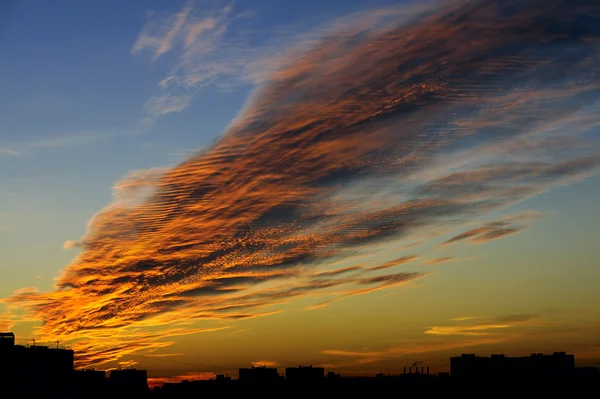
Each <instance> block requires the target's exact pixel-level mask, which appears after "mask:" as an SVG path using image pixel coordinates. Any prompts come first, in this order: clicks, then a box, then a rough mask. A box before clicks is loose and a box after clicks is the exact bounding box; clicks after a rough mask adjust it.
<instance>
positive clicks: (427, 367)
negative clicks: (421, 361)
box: [427, 366, 429, 375]
mask: <svg viewBox="0 0 600 399" xmlns="http://www.w3.org/2000/svg"><path fill="white" fill-rule="evenodd" d="M427 375H429V366H427Z"/></svg>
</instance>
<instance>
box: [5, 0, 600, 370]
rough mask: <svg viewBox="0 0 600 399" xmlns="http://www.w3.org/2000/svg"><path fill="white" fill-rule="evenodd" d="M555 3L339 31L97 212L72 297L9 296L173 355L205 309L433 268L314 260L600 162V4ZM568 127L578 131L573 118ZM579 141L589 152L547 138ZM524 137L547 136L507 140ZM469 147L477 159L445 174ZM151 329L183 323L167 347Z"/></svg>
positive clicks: (123, 342)
mask: <svg viewBox="0 0 600 399" xmlns="http://www.w3.org/2000/svg"><path fill="white" fill-rule="evenodd" d="M541 4H542V2H540V1H537V0H530V1H521V0H519V1H517V0H508V1H503V2H489V1H483V0H482V1H470V2H466V3H462V2H461V3H458V4H457V3H451V4H449V5H443V6H438V7H435V8H432V9H431V10H430V11H429V12H426V13H424V14H418V15H415V16H414V18H413V19H410V20H406V19H403V20H402V22H398V23H397V24H396V25H394V26H392V27H391V28H389V29H385V30H383V31H382V30H376V31H372V32H371V31H368V30H361V31H360V34H357V33H356V31H355V30H352V29H351V30H350V31H341V32H339V33H338V34H336V35H330V36H326V37H324V38H323V40H321V41H320V42H319V43H318V44H316V45H315V46H314V47H312V48H310V49H308V50H307V51H306V52H305V53H304V54H303V55H302V56H301V57H299V58H298V59H296V60H295V62H294V63H291V64H290V65H287V66H285V67H283V68H281V69H279V70H277V71H276V72H274V73H272V74H271V75H270V77H269V80H268V81H267V82H266V83H265V84H264V85H263V86H262V87H261V88H260V89H259V90H258V91H257V92H256V93H255V95H254V96H253V97H252V100H251V101H250V103H249V104H248V105H247V107H246V108H245V109H244V110H243V112H242V113H241V114H240V116H239V117H238V118H237V119H236V120H235V122H234V123H232V124H231V126H230V127H229V128H228V129H227V131H226V132H225V133H224V134H223V136H222V137H221V138H220V139H219V140H218V141H217V142H216V143H215V144H214V145H212V146H211V147H209V148H206V149H204V150H202V151H199V152H198V153H196V154H194V155H192V156H191V157H189V158H188V159H187V160H185V161H184V162H182V163H181V164H179V165H177V166H176V167H174V168H172V169H168V170H164V171H161V172H160V173H150V174H149V175H147V176H142V177H141V178H139V179H133V180H132V179H131V178H128V179H125V182H128V183H127V184H123V182H119V183H117V184H116V185H115V190H120V191H119V193H120V194H119V197H124V198H130V197H133V198H135V200H134V201H122V200H119V199H118V198H117V199H115V202H114V203H113V204H111V205H110V206H108V207H106V208H105V209H103V210H101V211H100V212H99V213H98V214H97V215H95V216H94V218H93V219H92V220H91V221H90V223H89V226H88V230H87V233H86V234H85V236H84V237H82V238H81V239H80V240H78V242H80V243H81V245H82V248H81V252H80V253H79V254H78V255H77V256H76V258H75V259H74V260H73V261H72V263H71V264H69V265H68V266H67V267H66V268H65V270H64V271H63V273H62V275H61V276H59V277H58V278H57V280H56V290H55V291H54V292H49V293H39V292H19V293H15V295H13V296H12V297H10V298H8V299H6V301H8V302H11V303H13V304H20V305H21V306H23V307H24V308H25V310H27V311H28V317H30V318H31V319H36V320H43V322H44V323H43V325H42V326H41V327H40V333H41V334H43V336H45V337H52V339H53V340H55V339H60V340H63V341H70V340H71V341H73V340H74V341H75V342H76V343H77V345H78V346H77V348H78V349H79V350H82V351H83V352H84V353H85V355H84V356H83V358H82V359H81V360H80V362H81V364H85V365H94V364H102V363H105V362H110V361H115V360H118V359H119V357H120V356H123V354H124V353H125V354H127V353H129V354H130V353H134V352H136V351H144V350H151V349H152V350H155V349H157V348H164V347H168V346H169V345H170V342H169V341H166V340H167V339H169V337H176V336H178V335H179V334H182V333H183V327H182V326H189V325H190V324H191V323H195V322H198V321H205V322H207V323H208V322H210V321H215V322H216V321H221V322H223V321H232V320H240V319H247V318H253V317H262V316H269V315H273V314H277V313H278V312H279V311H280V310H279V309H278V307H279V305H280V304H282V303H284V302H288V301H290V300H293V299H295V298H298V297H303V296H304V297H306V296H311V297H316V298H324V297H331V296H334V297H335V298H343V297H347V296H354V295H362V294H368V293H370V292H374V291H377V290H381V289H389V288H390V287H396V286H398V285H401V284H406V283H410V282H411V281H414V280H415V279H419V278H421V277H423V273H420V272H405V273H392V274H377V273H373V272H381V271H382V270H383V269H386V268H387V266H386V267H381V266H385V264H382V265H380V266H379V267H376V268H375V269H373V268H371V269H370V270H367V269H365V268H364V267H361V268H358V267H357V268H356V269H352V274H350V273H348V270H341V271H340V270H338V272H335V273H332V272H328V273H329V274H327V272H326V274H321V275H320V276H317V277H315V268H317V269H319V268H322V266H324V265H327V264H328V263H330V262H337V261H339V260H343V259H344V258H345V257H346V256H351V255H352V252H353V251H356V250H361V251H364V252H369V250H370V249H371V248H373V247H372V246H373V245H375V244H377V245H384V244H386V243H390V242H392V241H396V240H401V239H403V238H407V237H412V236H414V235H418V234H421V233H422V232H424V231H425V232H426V231H427V229H438V228H441V227H444V226H456V225H461V224H464V223H466V222H468V221H469V220H471V219H472V218H475V217H479V216H481V215H485V214H487V213H488V212H491V211H497V210H501V209H504V208H506V207H508V206H510V205H511V204H514V203H516V202H518V201H522V200H524V199H526V198H530V197H531V196H534V195H536V194H539V193H541V192H544V191H546V190H548V189H551V188H552V187H554V186H556V185H559V184H569V183H570V182H572V181H574V180H576V179H582V178H585V177H587V176H589V175H591V174H593V173H596V172H597V171H598V167H599V166H600V157H598V156H597V155H596V154H597V152H594V150H595V149H596V148H597V145H598V143H597V141H594V139H593V138H591V137H590V132H592V131H593V130H594V129H595V128H596V127H597V126H598V124H599V122H600V120H599V119H600V118H599V117H598V115H600V113H597V112H595V111H596V109H595V108H594V107H595V106H596V105H595V104H596V100H598V97H599V95H600V91H599V90H598V85H597V84H596V83H598V76H597V71H596V70H595V69H594V68H591V67H590V66H592V65H597V62H598V61H600V59H599V58H600V57H599V51H598V42H599V41H600V20H599V17H598V15H600V14H598V11H600V6H598V5H597V4H596V2H593V1H591V0H590V1H584V0H577V1H574V2H569V4H568V5H566V2H564V1H559V0H546V1H544V2H543V7H541V6H540V5H541ZM184 14H185V13H184ZM184 14H179V15H178V16H177V18H175V19H174V22H173V25H171V28H169V29H166V30H165V31H164V32H165V33H164V35H162V36H161V37H162V39H161V41H160V42H158V41H157V42H152V44H151V45H149V44H148V42H146V44H144V46H150V47H151V49H152V51H153V54H154V56H161V55H163V54H165V53H166V52H167V51H168V50H169V48H171V47H172V46H173V41H172V36H170V32H171V31H172V29H176V31H177V33H175V35H182V33H181V32H186V34H185V35H183V36H182V37H185V38H188V37H189V36H190V34H191V32H192V30H191V29H196V31H198V32H197V33H194V35H197V36H198V35H202V33H203V32H204V30H201V29H200V27H197V28H193V26H196V24H198V23H201V21H197V20H196V21H195V22H194V24H191V25H189V26H188V25H186V24H188V16H187V14H185V18H184V17H183V16H182V15H184ZM180 16H181V19H179V17H180ZM180 20H183V22H182V23H181V24H179V21H180ZM217 25H218V24H216V25H215V26H217ZM207 26H208V25H207ZM184 27H188V28H184ZM185 29H188V30H187V31H186V30H185ZM206 29H216V28H206ZM196 31H194V32H196ZM200 31H201V32H200ZM194 35H192V36H194ZM191 40H192V39H190V41H191ZM195 40H197V38H196V39H194V42H195ZM140 46H141V47H140V49H141V48H142V47H144V46H142V45H140ZM565 120H569V121H571V123H573V124H574V125H576V126H577V128H576V129H571V130H564V129H562V128H560V126H562V125H561V124H562V123H564V121H565ZM563 136H566V137H568V138H569V139H570V140H572V141H575V142H577V143H583V144H584V145H574V146H571V147H569V148H568V150H565V149H564V148H562V147H560V146H559V148H557V146H556V145H554V144H552V143H553V142H552V141H548V140H549V137H563ZM523 140H527V141H528V142H536V143H538V144H539V145H536V146H534V147H535V151H533V150H527V149H526V147H523V148H521V149H520V150H517V151H515V152H510V153H508V152H506V151H505V148H507V147H510V146H514V145H515V143H518V142H522V141H523ZM457 151H460V152H461V153H464V154H468V156H465V157H464V158H463V159H464V162H461V163H456V164H453V165H452V166H453V167H452V168H450V169H449V168H446V169H444V168H441V167H440V162H441V161H440V160H444V159H448V157H450V156H451V155H452V154H455V153H456V152H457ZM138 177H139V176H138ZM132 182H134V183H132ZM137 187H145V188H144V190H142V195H139V191H138V190H137V189H136V188H137ZM134 194H135V195H134ZM472 237H473V238H476V235H474V236H472ZM477 237H479V236H477ZM480 238H481V237H480ZM399 263H402V261H401V260H398V259H397V260H396V264H399ZM389 267H393V266H389ZM317 273H319V272H318V271H317ZM150 326H153V327H154V328H156V327H157V326H162V327H163V328H164V331H163V332H161V334H160V339H159V335H158V334H156V333H154V332H153V331H155V330H151V331H146V329H148V328H149V327H150ZM185 331H186V332H185V333H186V334H187V333H193V331H195V330H194V329H185ZM197 331H204V330H202V329H199V330H197ZM116 332H118V333H116ZM108 337H117V338H108ZM107 345H110V349H109V347H108V346H107Z"/></svg>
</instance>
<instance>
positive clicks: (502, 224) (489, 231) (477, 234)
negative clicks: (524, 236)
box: [439, 211, 540, 246]
mask: <svg viewBox="0 0 600 399" xmlns="http://www.w3.org/2000/svg"><path fill="white" fill-rule="evenodd" d="M539 218H540V214H539V213H538V212H532V211H530V212H521V213H519V214H517V215H513V216H509V217H506V218H504V219H501V220H495V221H492V222H487V223H485V224H484V225H483V226H481V227H477V228H474V229H470V230H467V231H465V232H463V233H460V234H457V235H455V236H454V237H452V238H449V239H448V240H446V241H444V242H442V243H441V244H440V245H439V246H444V245H448V244H455V243H458V242H462V241H467V242H468V243H472V244H482V243H486V242H488V241H492V240H497V239H499V238H503V237H506V236H509V235H513V234H516V233H518V232H520V231H522V230H524V229H525V228H527V227H528V226H529V224H530V222H531V221H533V220H538V219H539Z"/></svg>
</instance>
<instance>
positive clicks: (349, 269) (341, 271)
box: [315, 266, 362, 277]
mask: <svg viewBox="0 0 600 399" xmlns="http://www.w3.org/2000/svg"><path fill="white" fill-rule="evenodd" d="M361 269H362V267H360V266H348V267H343V268H340V269H335V270H327V271H324V272H320V273H317V274H316V275H315V277H331V276H338V275H340V274H344V273H349V272H354V271H358V270H361Z"/></svg>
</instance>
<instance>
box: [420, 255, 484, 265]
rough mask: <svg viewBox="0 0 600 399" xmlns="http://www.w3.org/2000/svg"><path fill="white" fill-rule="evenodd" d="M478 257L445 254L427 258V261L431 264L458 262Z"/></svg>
mask: <svg viewBox="0 0 600 399" xmlns="http://www.w3.org/2000/svg"><path fill="white" fill-rule="evenodd" d="M475 259H477V258H457V257H455V256H444V257H441V258H433V259H427V260H426V261H425V262H426V263H427V264H429V265H439V264H441V263H457V262H466V261H470V260H475Z"/></svg>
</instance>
